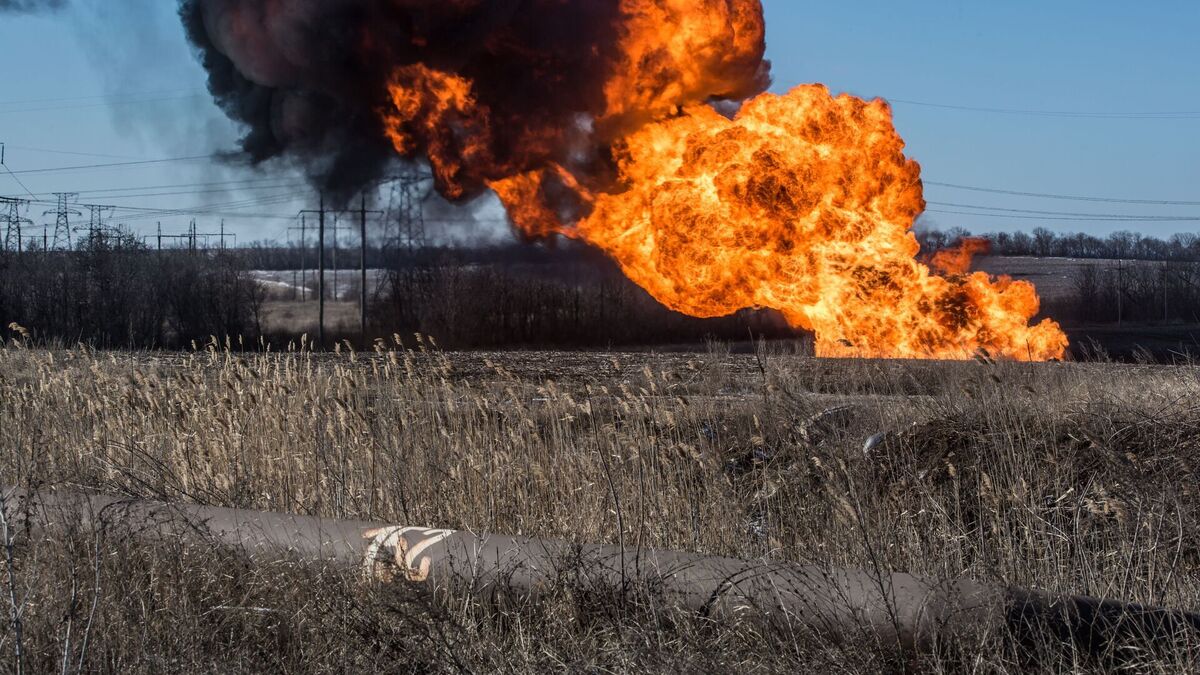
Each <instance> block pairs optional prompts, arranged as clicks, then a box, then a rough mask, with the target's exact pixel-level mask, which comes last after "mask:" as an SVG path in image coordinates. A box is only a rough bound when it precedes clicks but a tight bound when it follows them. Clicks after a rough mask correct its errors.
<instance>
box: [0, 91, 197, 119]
mask: <svg viewBox="0 0 1200 675" xmlns="http://www.w3.org/2000/svg"><path fill="white" fill-rule="evenodd" d="M198 98H207V97H206V96H204V95H202V94H191V95H188V96H171V97H164V98H144V99H136V100H128V101H120V100H116V101H107V102H104V103H87V104H84V105H63V106H48V107H44V108H18V109H15V110H0V115H8V114H16V113H34V112H50V111H54V110H83V109H88V108H107V107H110V106H118V105H120V106H124V105H144V104H146V103H164V102H171V101H188V100H192V99H198Z"/></svg>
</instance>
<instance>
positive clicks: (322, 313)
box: [300, 192, 325, 348]
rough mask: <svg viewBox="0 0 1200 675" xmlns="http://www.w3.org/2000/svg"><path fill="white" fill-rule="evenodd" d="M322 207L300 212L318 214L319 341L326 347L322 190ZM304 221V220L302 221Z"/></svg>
mask: <svg viewBox="0 0 1200 675" xmlns="http://www.w3.org/2000/svg"><path fill="white" fill-rule="evenodd" d="M320 194H321V197H320V198H321V202H320V203H321V207H320V208H319V209H317V210H316V211H313V210H312V209H306V210H304V211H301V212H300V216H301V218H303V217H304V214H307V213H316V214H317V218H318V219H317V342H318V343H320V345H321V347H322V348H324V347H325V193H324V192H321V193H320ZM301 222H303V221H301Z"/></svg>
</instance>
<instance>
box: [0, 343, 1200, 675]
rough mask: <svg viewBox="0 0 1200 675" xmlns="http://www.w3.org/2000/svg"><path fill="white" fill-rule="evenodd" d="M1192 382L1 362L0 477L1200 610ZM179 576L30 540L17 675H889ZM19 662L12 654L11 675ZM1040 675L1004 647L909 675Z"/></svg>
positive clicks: (654, 635)
mask: <svg viewBox="0 0 1200 675" xmlns="http://www.w3.org/2000/svg"><path fill="white" fill-rule="evenodd" d="M1198 372H1200V371H1197V370H1196V369H1194V368H1191V367H1174V368H1159V367H1149V366H1121V365H1115V364H1043V365H1018V364H1005V363H1001V364H992V363H981V362H969V363H896V362H879V361H821V360H815V359H810V358H805V357H798V356H789V355H782V354H779V355H769V354H764V353H760V354H759V355H758V356H752V355H751V356H734V355H729V354H722V353H720V352H719V351H714V352H713V353H710V354H707V355H690V356H689V355H658V356H654V355H645V354H579V353H573V354H554V353H523V354H508V355H502V354H492V355H488V354H447V353H440V352H437V351H436V350H432V349H423V348H422V349H416V350H402V349H397V348H395V345H391V344H380V345H378V349H377V351H376V352H375V353H358V354H354V353H350V352H348V351H344V352H343V353H341V354H336V355H333V354H330V355H318V354H312V353H307V352H302V353H288V354H269V355H264V354H238V353H232V352H230V351H228V350H227V349H225V348H224V347H223V346H216V345H213V346H210V347H209V348H208V349H207V350H201V351H197V352H194V353H190V354H186V355H140V354H128V353H108V352H98V353H97V352H89V351H86V350H61V351H45V350H33V349H25V348H23V347H21V346H19V345H14V346H10V347H8V348H6V349H3V350H0V411H2V412H0V443H2V444H3V447H4V449H5V452H4V454H3V457H0V475H2V476H3V482H16V483H20V484H22V485H41V484H59V485H70V486H78V487H82V488H86V489H94V490H99V491H104V492H113V493H121V494H128V495H136V496H147V497H156V498H165V499H171V500H187V501H194V502H198V503H204V504H211V505H220V506H233V507H244V508H253V509H266V510H278V511H293V512H300V513H309V514H320V515H324V516H329V517H335V518H355V519H365V520H379V521H391V522H398V523H405V524H415V525H435V526H440V527H451V528H470V529H473V530H490V531H495V532H503V533H508V534H528V535H536V536H546V537H561V538H568V539H574V540H580V541H593V542H617V541H624V542H625V543H626V544H635V543H636V544H639V545H643V546H656V547H667V548H677V549H685V550H694V551H702V552H711V553H715V554H722V555H731V556H739V557H768V558H773V559H779V560H797V561H805V562H816V563H820V564H830V565H847V566H854V567H864V568H868V569H870V568H872V566H874V565H879V566H881V567H883V568H887V569H895V570H907V571H912V572H917V573H922V574H927V575H931V576H934V577H943V578H951V577H959V576H971V577H975V578H979V579H987V580H1000V581H1003V582H1005V583H1013V584H1019V585H1026V586H1034V587H1038V588H1045V589H1050V590H1061V591H1073V592H1082V593H1089V594H1094V595H1105V596H1116V597H1121V598H1124V599H1128V600H1133V601H1140V602H1148V603H1157V604H1165V605H1170V606H1176V607H1182V608H1194V607H1196V606H1197V605H1200V581H1198V578H1197V573H1198V572H1200V530H1198V528H1197V523H1200V518H1198V515H1200V511H1198V507H1200V499H1198V495H1197V485H1198V482H1197V478H1198V476H1197V468H1198V466H1200V455H1197V454H1196V449H1197V445H1198V443H1197V439H1198V437H1200V406H1198V405H1197V403H1196V401H1197V400H1200V398H1197V394H1200V380H1197V374H1198ZM876 434H881V435H879V436H876ZM872 436H876V437H875V439H874V442H873V443H872V446H873V447H872V449H871V451H870V452H867V453H864V451H863V447H864V442H865V441H866V440H867V439H868V438H871V437H872ZM618 523H621V524H623V525H624V531H621V530H620V528H619V527H618ZM171 548H172V547H170V546H165V545H154V546H151V545H146V544H139V543H136V542H132V541H124V540H119V539H116V538H112V537H110V538H107V539H105V540H104V541H96V540H94V539H93V538H92V537H91V535H87V534H83V533H81V534H80V536H78V537H69V538H67V541H65V542H62V543H58V544H54V543H47V542H39V541H37V538H36V537H35V538H34V541H28V540H24V539H22V538H21V537H18V539H17V547H16V553H15V563H16V575H15V578H16V587H17V590H18V593H19V594H26V593H27V594H28V597H27V604H26V606H25V608H24V613H23V615H22V619H23V622H22V626H23V643H24V644H23V647H24V649H25V659H26V666H27V667H28V668H30V669H32V670H35V671H42V670H48V669H58V668H60V667H61V665H62V663H63V660H64V654H65V655H66V660H67V661H68V662H70V663H73V664H74V663H82V664H83V665H84V667H85V669H88V670H122V671H131V670H132V671H144V672H160V671H163V670H170V671H217V670H220V671H257V670H264V669H266V670H288V671H323V670H343V669H346V670H386V671H397V670H398V671H417V672H427V671H441V670H469V671H489V670H505V671H528V670H531V669H570V670H589V671H604V672H609V671H618V672H626V671H642V670H670V671H694V670H698V669H719V670H738V671H747V672H773V671H779V670H786V669H792V670H796V669H804V670H808V669H811V668H812V667H813V666H814V664H817V665H819V666H820V667H821V668H826V669H833V670H836V671H848V672H869V671H875V670H878V669H880V668H881V667H885V666H886V667H892V668H899V667H900V666H901V665H902V664H897V663H895V662H891V661H888V660H887V656H886V655H885V654H884V653H883V652H882V651H881V650H878V649H874V648H872V647H871V646H869V645H859V646H856V647H843V648H834V647H829V646H826V645H821V644H816V643H805V642H803V641H800V642H796V643H791V644H779V643H776V642H764V641H763V640H762V639H761V638H760V637H756V636H754V635H752V634H749V633H746V632H744V631H741V630H739V629H737V628H733V629H720V628H718V627H714V626H711V625H708V624H706V623H704V622H703V621H700V620H698V619H692V618H688V617H680V616H672V615H664V614H662V613H660V612H657V611H655V610H654V609H653V608H650V607H645V606H640V605H636V606H628V605H623V604H617V605H614V604H612V603H604V602H599V601H597V600H596V599H595V598H592V599H589V598H587V597H585V596H586V594H581V593H578V592H571V590H570V589H565V590H564V591H563V592H562V593H561V594H560V596H559V597H557V599H555V600H553V601H551V602H549V603H547V604H546V605H545V606H543V607H539V608H538V609H536V610H530V611H528V612H518V613H495V612H487V611H482V610H480V609H479V608H471V607H456V608H452V609H445V608H439V607H438V606H433V605H430V604H428V603H427V602H426V601H424V600H423V599H421V598H416V597H409V596H407V595H406V592H405V591H404V590H403V589H396V590H394V591H391V592H387V593H383V594H382V596H381V594H380V593H378V592H376V593H368V592H366V591H365V590H364V589H362V588H361V587H360V586H359V584H358V583H357V582H356V581H355V580H354V579H351V578H347V577H345V576H342V575H339V574H338V573H336V572H330V571H326V570H321V569H317V568H313V567H311V566H310V567H304V566H299V565H296V566H275V567H270V568H263V567H252V566H249V565H248V564H246V563H244V562H241V561H239V560H238V559H237V558H236V557H234V556H233V555H232V554H228V553H221V552H214V551H197V550H188V549H185V548H179V550H171ZM22 597H24V596H22ZM93 602H95V608H94V609H93V608H92V603H93ZM89 617H90V618H91V620H89ZM85 626H88V628H87V630H88V631H89V634H88V642H87V645H86V652H85V650H84V645H82V644H81V633H82V632H83V631H84V630H85V629H84V627H85ZM68 635H70V636H71V637H70V638H69V639H68ZM14 643H15V639H14V633H13V631H12V630H9V631H7V632H6V633H4V634H3V635H2V637H0V653H3V654H5V655H11V654H12V653H13V649H14ZM1147 658H1148V660H1147V661H1146V662H1132V663H1127V664H1125V665H1126V666H1130V667H1134V668H1137V669H1144V670H1151V671H1162V672H1170V671H1173V670H1176V669H1177V668H1178V667H1179V666H1180V663H1179V662H1178V660H1177V659H1179V658H1182V657H1179V656H1170V655H1168V656H1167V657H1166V658H1165V659H1162V660H1159V661H1152V660H1149V657H1147ZM908 665H909V666H912V665H913V664H908ZM1029 665H1030V664H1029V663H1028V662H1024V661H1023V660H1022V655H1021V654H1018V653H1015V652H1013V651H1011V650H1004V649H994V648H992V647H991V646H988V647H986V648H985V647H982V646H981V647H979V648H977V649H972V650H967V651H966V652H963V653H958V654H940V655H938V656H936V657H935V658H933V659H932V660H930V661H926V662H922V663H919V664H917V666H918V667H919V668H921V669H927V670H933V671H938V670H942V671H953V672H958V671H961V670H970V671H976V672H1010V671H1017V670H1020V669H1021V668H1023V667H1027V666H1029ZM1093 665H1094V664H1086V663H1069V662H1053V663H1049V664H1046V663H1043V664H1041V666H1042V667H1043V668H1046V669H1048V670H1053V669H1058V668H1067V667H1079V668H1089V667H1092V666H1093Z"/></svg>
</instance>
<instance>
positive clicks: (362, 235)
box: [358, 192, 383, 349]
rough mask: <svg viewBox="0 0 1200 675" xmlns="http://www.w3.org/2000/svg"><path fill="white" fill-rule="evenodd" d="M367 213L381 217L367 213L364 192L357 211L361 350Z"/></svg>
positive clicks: (364, 329) (364, 340) (364, 332)
mask: <svg viewBox="0 0 1200 675" xmlns="http://www.w3.org/2000/svg"><path fill="white" fill-rule="evenodd" d="M367 213H373V214H379V215H383V212H382V211H370V212H368V211H367V193H365V192H364V193H363V194H362V202H361V204H360V205H359V209H358V215H359V219H358V236H359V249H358V272H359V280H358V281H359V288H358V334H359V337H360V338H361V339H362V344H363V349H366V346H367Z"/></svg>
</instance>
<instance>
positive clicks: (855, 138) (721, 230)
mask: <svg viewBox="0 0 1200 675" xmlns="http://www.w3.org/2000/svg"><path fill="white" fill-rule="evenodd" d="M622 5H623V7H625V9H626V11H627V14H628V15H629V17H630V19H629V21H628V23H627V25H626V32H625V34H623V35H622V36H621V45H620V52H621V54H622V57H621V58H620V59H619V63H618V64H617V65H616V67H615V68H614V73H615V74H614V75H613V76H612V77H611V78H610V79H609V80H608V81H607V82H605V83H604V95H605V100H606V101H607V106H606V108H605V110H606V112H605V113H604V114H603V115H601V116H600V117H599V118H598V119H597V120H596V122H597V125H596V126H597V127H607V128H609V129H610V130H614V133H616V134H617V135H618V136H619V139H618V140H617V141H615V142H614V143H613V144H612V152H613V155H614V157H615V162H616V180H615V182H614V183H613V184H612V185H604V186H601V187H602V189H598V188H597V187H596V185H595V182H596V181H594V180H592V181H590V182H589V180H585V179H584V177H577V176H576V175H575V174H574V173H573V172H572V170H571V169H569V168H568V167H566V166H564V165H562V164H553V163H548V166H547V167H546V168H542V169H534V170H529V169H528V167H522V168H515V167H496V166H491V165H488V162H489V158H488V156H487V150H486V148H488V147H489V143H490V139H489V130H488V126H487V125H488V111H487V110H485V109H481V108H480V106H478V105H477V104H476V103H475V101H474V99H473V97H472V96H471V83H470V82H468V81H466V80H463V79H462V78H459V77H457V76H454V75H447V74H443V73H438V72H436V71H432V70H429V69H427V68H424V67H423V66H405V67H403V68H400V69H397V71H396V76H395V78H394V80H393V84H392V86H391V98H392V101H393V103H394V106H395V109H394V110H389V111H386V112H385V120H386V126H387V129H388V133H389V136H390V137H391V139H392V141H393V144H394V145H395V147H396V150H397V151H398V152H400V153H402V154H405V155H412V154H414V152H423V153H424V154H426V155H427V156H428V157H429V159H430V162H431V164H432V166H433V169H434V172H435V175H436V176H437V177H438V181H439V186H440V187H441V188H442V191H443V194H446V195H447V196H449V197H455V196H458V195H460V194H461V189H456V186H457V185H458V182H457V175H458V174H459V172H461V171H463V170H464V168H469V167H470V166H472V165H473V164H476V163H478V164H483V165H486V166H487V168H486V169H485V170H482V171H480V172H479V173H480V175H483V176H485V180H486V182H487V184H488V185H489V186H490V187H491V188H492V189H493V190H494V191H495V192H496V193H497V194H498V195H499V197H500V199H501V201H502V202H503V203H504V205H505V207H506V209H507V210H508V212H509V216H510V217H511V218H512V220H513V222H514V224H515V225H516V227H517V228H518V230H519V231H521V232H522V233H523V234H525V235H527V236H531V237H545V236H551V235H554V234H561V235H565V236H569V237H574V238H578V239H582V240H584V241H587V242H589V243H591V244H592V245H594V246H597V247H599V248H601V249H603V250H604V251H606V252H607V253H608V254H609V255H610V256H611V257H612V258H613V259H614V260H616V261H617V263H618V264H619V265H620V266H621V268H622V270H623V271H624V272H625V274H626V275H627V276H628V277H629V278H630V279H632V280H633V281H634V282H636V283H637V284H638V285H640V286H641V287H642V288H644V289H646V291H648V292H649V293H650V294H651V295H652V296H653V297H654V298H656V299H657V300H658V301H659V302H661V303H663V304H664V305H666V306H667V307H670V308H672V309H675V310H677V311H680V312H683V313H686V314H690V315H693V316H698V317H717V316H724V315H728V314H731V313H733V312H736V311H738V310H741V309H745V308H769V309H774V310H777V311H779V312H781V313H782V314H783V316H784V317H785V318H786V319H787V320H788V321H789V322H790V323H791V324H792V325H794V326H797V327H802V328H805V329H808V330H811V331H813V332H814V333H815V334H816V349H817V353H818V354H819V355H822V356H870V357H905V358H948V359H959V358H970V357H971V356H973V355H974V354H976V353H978V352H979V351H980V350H986V351H987V352H988V353H991V354H993V355H996V356H1003V357H1007V358H1012V359H1018V360H1047V359H1055V358H1061V357H1062V356H1063V354H1064V352H1065V350H1066V347H1067V339H1066V336H1065V334H1064V333H1063V331H1062V330H1061V328H1060V327H1059V326H1058V324H1057V323H1055V322H1054V321H1051V320H1049V319H1046V320H1043V321H1042V322H1041V323H1038V324H1037V325H1032V326H1031V325H1030V321H1031V319H1032V318H1033V317H1034V316H1035V315H1036V314H1037V313H1038V306H1039V301H1038V297H1037V294H1036V292H1035V290H1034V288H1033V286H1032V285H1031V284H1029V283H1028V282H1024V281H1014V280H1012V279H1009V278H1007V277H999V278H996V279H993V278H991V277H989V276H988V275H987V274H984V273H982V272H975V273H969V272H968V270H969V266H970V257H971V255H972V254H973V253H975V252H978V251H979V246H980V245H979V243H978V242H973V241H970V240H968V241H967V242H964V245H963V246H962V247H960V248H959V249H958V250H956V251H951V252H939V253H938V254H937V255H935V257H934V258H933V261H932V264H933V266H934V267H935V269H937V270H939V271H940V272H941V273H938V272H935V271H933V270H931V269H930V267H929V266H927V265H925V264H922V263H921V262H919V261H918V260H917V254H918V252H919V251H918V249H919V246H918V244H917V241H916V239H915V237H914V236H913V234H912V232H911V228H912V224H913V222H914V220H915V219H916V217H917V216H918V215H920V213H921V212H922V211H923V210H924V208H925V201H924V198H923V196H922V185H921V179H920V167H919V165H918V164H917V163H916V162H915V161H912V160H910V159H908V158H906V157H905V155H904V152H903V151H904V141H903V139H901V137H900V136H899V134H898V133H897V132H896V130H895V128H894V126H893V124H892V115H891V109H890V107H889V106H888V105H887V103H885V102H884V101H882V100H878V99H877V100H874V101H870V102H868V101H864V100H861V99H858V98H855V97H853V96H849V95H845V94H843V95H840V96H836V97H835V96H832V95H831V94H830V92H829V90H828V89H826V88H825V87H824V86H823V85H803V86H800V87H796V88H795V89H793V90H792V91H790V92H789V93H787V94H785V95H774V94H761V95H759V96H757V97H755V98H753V99H750V100H749V101H746V102H745V103H744V104H743V105H742V107H741V109H740V111H739V112H738V113H737V115H736V116H734V117H733V118H732V119H730V118H729V117H726V116H723V115H722V114H720V113H719V112H717V110H716V109H714V108H713V107H711V106H709V105H705V104H700V103H691V104H688V105H684V106H683V107H682V108H681V107H680V106H681V105H682V104H687V103H688V102H689V101H697V100H703V98H704V97H703V96H702V93H703V92H726V91H728V94H729V96H730V97H736V95H737V93H738V92H737V91H736V89H735V87H736V82H735V80H736V81H745V80H746V79H747V78H745V77H741V78H740V79H738V78H734V79H731V80H730V81H729V82H722V81H719V80H718V81H711V80H710V79H708V78H709V73H712V72H722V71H721V69H720V68H715V67H713V66H712V65H711V64H710V63H709V62H710V61H713V60H720V59H722V58H724V57H723V55H728V54H731V53H735V52H736V53H740V54H742V55H743V56H744V55H746V54H753V53H755V50H759V51H760V52H761V50H762V48H763V32H762V24H761V14H760V13H759V12H760V10H759V8H758V2H757V0H729V1H727V2H722V3H709V6H708V10H706V11H693V10H694V8H695V7H696V5H695V2H694V0H654V1H653V2H651V1H649V0H623V3H622ZM750 61H753V59H750ZM726 85H728V87H729V89H728V90H727V89H725V88H723V87H725V86H726ZM413 128H418V129H419V130H420V134H419V135H420V137H421V138H424V139H428V140H426V141H424V143H425V145H426V146H427V147H422V148H418V147H416V145H415V143H416V141H415V140H414V138H415V136H413V135H411V134H409V133H406V131H405V130H406V129H413ZM535 140H536V139H535ZM551 188H553V190H554V191H556V194H557V193H566V194H569V195H572V196H573V198H574V201H575V202H576V204H574V207H573V209H572V210H571V211H570V213H571V214H575V215H570V214H566V213H565V212H564V211H562V210H561V209H557V208H555V207H553V206H551V205H550V203H551V201H552V200H549V199H548V198H547V192H548V190H550V189H551ZM564 221H569V222H564Z"/></svg>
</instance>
